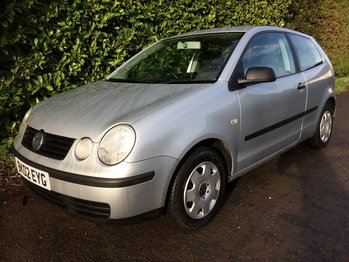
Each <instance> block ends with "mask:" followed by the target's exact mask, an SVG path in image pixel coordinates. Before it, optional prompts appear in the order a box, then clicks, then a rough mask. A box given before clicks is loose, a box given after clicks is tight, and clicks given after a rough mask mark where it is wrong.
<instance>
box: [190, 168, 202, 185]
mask: <svg viewBox="0 0 349 262" xmlns="http://www.w3.org/2000/svg"><path fill="white" fill-rule="evenodd" d="M190 181H191V182H192V183H193V184H194V187H197V186H199V185H200V183H201V182H202V177H201V174H200V173H199V172H198V170H197V169H196V170H195V171H194V173H193V174H192V176H191V178H190Z"/></svg>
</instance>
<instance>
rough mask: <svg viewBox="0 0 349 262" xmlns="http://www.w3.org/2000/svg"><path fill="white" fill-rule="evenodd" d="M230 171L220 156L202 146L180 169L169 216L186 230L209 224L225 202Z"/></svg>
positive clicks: (174, 183)
mask: <svg viewBox="0 0 349 262" xmlns="http://www.w3.org/2000/svg"><path fill="white" fill-rule="evenodd" d="M225 185H226V170H225V166H224V163H223V161H222V159H221V157H220V155H219V154H218V153H217V152H216V151H215V150H213V149H211V148H207V147H201V148H198V149H197V150H195V151H193V153H192V154H190V155H189V157H187V159H186V160H185V161H184V162H183V164H182V165H181V167H180V168H179V170H178V172H177V174H176V178H175V180H174V182H173V185H172V189H171V193H170V199H169V206H168V213H169V216H170V217H171V218H172V219H173V220H174V221H175V222H176V223H177V224H178V225H179V226H180V227H182V228H185V229H197V228H199V227H201V226H203V225H205V224H207V223H208V222H209V221H210V220H211V219H212V218H213V217H214V216H215V215H216V213H217V212H218V210H219V209H220V207H221V206H222V203H223V197H224V193H225Z"/></svg>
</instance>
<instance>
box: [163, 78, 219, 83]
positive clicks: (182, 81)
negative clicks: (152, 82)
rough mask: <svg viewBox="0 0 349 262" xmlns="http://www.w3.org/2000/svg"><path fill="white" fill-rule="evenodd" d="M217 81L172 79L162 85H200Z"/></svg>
mask: <svg viewBox="0 0 349 262" xmlns="http://www.w3.org/2000/svg"><path fill="white" fill-rule="evenodd" d="M216 81H217V79H197V80H196V79H173V80H170V81H164V82H162V83H163V84H200V83H214V82H216Z"/></svg>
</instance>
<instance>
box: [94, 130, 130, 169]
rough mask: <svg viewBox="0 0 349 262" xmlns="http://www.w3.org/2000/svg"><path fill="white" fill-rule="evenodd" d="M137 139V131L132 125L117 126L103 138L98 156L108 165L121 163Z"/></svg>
mask: <svg viewBox="0 0 349 262" xmlns="http://www.w3.org/2000/svg"><path fill="white" fill-rule="evenodd" d="M135 141H136V133H135V131H134V129H133V128H132V127H131V126H128V125H118V126H115V127H113V128H112V129H110V130H109V131H108V132H107V133H106V134H105V135H104V137H103V138H102V141H101V143H100V145H99V148H98V157H99V159H100V160H101V161H102V162H103V163H104V164H106V165H115V164H117V163H120V162H121V161H123V160H124V159H125V158H126V157H127V156H128V155H129V154H130V153H131V150H132V148H133V146H134V144H135Z"/></svg>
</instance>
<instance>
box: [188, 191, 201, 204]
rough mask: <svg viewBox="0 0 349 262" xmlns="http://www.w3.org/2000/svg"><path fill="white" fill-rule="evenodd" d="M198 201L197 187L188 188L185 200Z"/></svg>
mask: <svg viewBox="0 0 349 262" xmlns="http://www.w3.org/2000/svg"><path fill="white" fill-rule="evenodd" d="M198 201H199V194H198V192H197V189H196V188H195V187H194V188H192V189H190V190H188V191H187V192H186V193H185V202H194V203H196V202H198Z"/></svg>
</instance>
